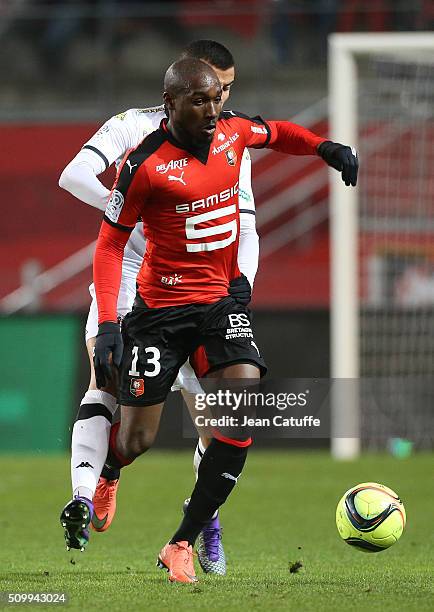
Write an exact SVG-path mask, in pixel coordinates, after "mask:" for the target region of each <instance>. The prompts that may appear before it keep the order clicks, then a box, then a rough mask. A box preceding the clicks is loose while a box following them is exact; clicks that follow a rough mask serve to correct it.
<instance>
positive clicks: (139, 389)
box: [130, 378, 145, 397]
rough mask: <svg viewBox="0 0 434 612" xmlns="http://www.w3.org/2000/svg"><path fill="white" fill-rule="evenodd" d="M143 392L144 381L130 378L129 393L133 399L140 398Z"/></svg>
mask: <svg viewBox="0 0 434 612" xmlns="http://www.w3.org/2000/svg"><path fill="white" fill-rule="evenodd" d="M144 392H145V381H144V380H143V378H132V379H131V384H130V393H131V395H134V397H140V396H141V395H143V394H144Z"/></svg>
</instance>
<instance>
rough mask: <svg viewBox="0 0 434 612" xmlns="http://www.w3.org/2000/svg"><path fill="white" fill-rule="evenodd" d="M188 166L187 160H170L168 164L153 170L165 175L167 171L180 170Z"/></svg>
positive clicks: (185, 158)
mask: <svg viewBox="0 0 434 612" xmlns="http://www.w3.org/2000/svg"><path fill="white" fill-rule="evenodd" d="M187 164H188V158H187V157H183V158H182V159H171V160H170V162H169V163H168V164H160V165H159V166H155V170H156V171H157V172H159V173H160V174H166V172H169V170H171V171H173V170H182V169H183V168H185V167H186V166H187Z"/></svg>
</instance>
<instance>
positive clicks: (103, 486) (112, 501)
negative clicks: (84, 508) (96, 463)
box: [91, 476, 119, 531]
mask: <svg viewBox="0 0 434 612" xmlns="http://www.w3.org/2000/svg"><path fill="white" fill-rule="evenodd" d="M118 486H119V479H117V480H107V478H103V477H102V476H100V478H99V480H98V486H97V487H96V491H95V495H94V497H93V500H92V501H93V507H94V513H93V516H92V522H91V526H92V529H94V530H95V531H106V529H108V528H109V527H110V525H111V522H112V520H113V518H114V515H115V512H116V492H117V490H118Z"/></svg>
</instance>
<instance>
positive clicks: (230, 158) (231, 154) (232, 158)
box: [225, 147, 238, 166]
mask: <svg viewBox="0 0 434 612" xmlns="http://www.w3.org/2000/svg"><path fill="white" fill-rule="evenodd" d="M225 155H226V160H227V162H228V164H229V165H230V166H235V164H236V163H237V159H238V157H237V154H236V152H235V149H234V148H233V147H231V148H230V149H228V150H227V151H225Z"/></svg>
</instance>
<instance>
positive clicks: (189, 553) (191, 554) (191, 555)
mask: <svg viewBox="0 0 434 612" xmlns="http://www.w3.org/2000/svg"><path fill="white" fill-rule="evenodd" d="M176 546H177V547H178V548H180V549H181V550H185V551H186V553H187V556H186V557H185V559H184V563H185V564H187V563H189V561H190V558H193V557H195V556H196V553H195V552H194V551H193V550H190V549H189V548H188V547H186V546H180V545H179V544H178V542H176Z"/></svg>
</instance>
